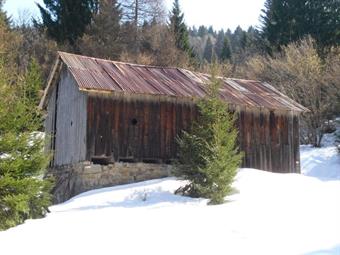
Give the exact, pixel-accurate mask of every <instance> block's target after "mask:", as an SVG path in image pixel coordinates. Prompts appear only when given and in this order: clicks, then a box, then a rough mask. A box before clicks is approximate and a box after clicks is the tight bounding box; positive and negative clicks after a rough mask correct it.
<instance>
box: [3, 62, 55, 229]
mask: <svg viewBox="0 0 340 255" xmlns="http://www.w3.org/2000/svg"><path fill="white" fill-rule="evenodd" d="M12 74H13V70H11V69H8V68H7V67H6V66H5V64H4V62H3V58H1V57H0V230H2V229H7V228H9V227H13V226H15V225H17V224H19V223H22V222H24V220H26V219H29V218H38V217H42V216H44V215H45V213H46V212H47V207H48V205H49V204H50V200H51V197H50V194H49V190H50V187H51V183H50V182H49V181H47V180H42V179H41V177H40V176H41V175H42V174H43V170H44V169H45V167H46V165H47V162H48V159H47V157H46V155H45V154H44V152H43V144H44V138H43V137H42V136H41V135H40V134H39V133H37V132H36V130H38V128H39V127H40V125H41V122H42V120H41V117H40V116H41V114H39V113H38V112H37V110H36V109H37V105H36V101H37V97H36V95H37V91H36V89H37V88H38V86H37V85H38V84H37V81H39V80H40V79H39V73H38V70H37V69H36V66H35V63H34V62H33V63H32V64H31V65H30V67H29V70H28V72H27V74H26V75H25V76H24V77H16V75H12ZM13 85H15V86H13ZM39 87H40V86H39Z"/></svg>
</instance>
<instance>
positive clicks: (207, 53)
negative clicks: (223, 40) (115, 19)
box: [203, 36, 214, 63]
mask: <svg viewBox="0 0 340 255" xmlns="http://www.w3.org/2000/svg"><path fill="white" fill-rule="evenodd" d="M213 50H214V49H213V44H212V42H211V39H210V36H209V37H208V39H207V42H206V44H205V48H204V53H203V58H204V59H205V60H207V61H208V62H209V63H211V60H212V56H213Z"/></svg>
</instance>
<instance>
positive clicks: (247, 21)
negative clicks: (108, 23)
mask: <svg viewBox="0 0 340 255" xmlns="http://www.w3.org/2000/svg"><path fill="white" fill-rule="evenodd" d="M36 2H38V3H42V2H43V1H42V0H5V6H4V8H5V10H6V11H7V12H8V14H10V15H12V17H13V18H14V19H18V18H20V17H24V16H25V15H27V14H25V13H27V11H28V12H29V13H30V14H31V15H34V16H38V15H39V10H38V8H37V7H36V4H35V3H36ZM165 2H166V5H167V7H168V8H169V9H170V8H171V5H172V2H173V1H172V0H165ZM264 2H265V0H180V5H181V7H182V10H183V11H184V14H185V20H186V23H187V25H189V26H193V25H195V26H199V25H206V26H209V25H213V26H214V28H215V29H220V28H224V29H227V28H230V29H232V30H234V29H235V28H236V26H237V25H241V27H242V28H244V29H246V28H247V27H248V26H250V25H255V26H256V25H259V16H260V14H261V9H262V8H263V6H264Z"/></svg>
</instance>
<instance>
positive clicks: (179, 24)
mask: <svg viewBox="0 0 340 255" xmlns="http://www.w3.org/2000/svg"><path fill="white" fill-rule="evenodd" d="M169 25H170V29H171V31H172V32H173V34H174V35H175V41H176V46H177V48H178V49H180V50H183V51H185V52H188V53H189V54H191V53H192V50H191V47H190V44H189V33H188V30H187V26H186V25H185V23H184V14H183V13H182V11H181V8H180V6H179V2H178V0H175V1H174V3H173V7H172V11H171V13H170V24H169Z"/></svg>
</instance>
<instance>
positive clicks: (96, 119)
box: [86, 95, 300, 172]
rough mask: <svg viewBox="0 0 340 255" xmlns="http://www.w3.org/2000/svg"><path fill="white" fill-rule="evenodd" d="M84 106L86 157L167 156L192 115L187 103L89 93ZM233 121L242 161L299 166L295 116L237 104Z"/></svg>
mask: <svg viewBox="0 0 340 255" xmlns="http://www.w3.org/2000/svg"><path fill="white" fill-rule="evenodd" d="M87 112H88V119H87V157H86V158H87V160H92V159H94V158H107V159H108V160H109V161H120V160H131V161H144V162H148V161H155V162H157V161H159V162H167V161H171V160H172V159H174V158H176V155H177V150H178V148H177V145H176V139H175V138H176V136H177V135H178V134H179V133H180V132H181V130H183V129H188V127H189V126H190V123H191V122H192V121H193V120H194V119H195V118H196V117H197V110H196V107H195V106H194V105H193V104H190V103H180V102H177V103H176V102H175V101H164V100H162V101H160V100H155V99H153V100H143V99H132V98H130V99H129V98H117V97H109V96H107V97H103V96H93V95H92V96H89V99H88V105H87ZM237 126H238V129H239V147H240V149H241V150H242V151H244V152H245V157H244V160H243V166H244V167H252V168H257V169H262V170H267V171H275V172H300V167H299V158H300V156H299V123H298V116H296V115H294V114H292V113H289V112H275V113H274V112H273V111H267V110H264V111H261V112H260V111H251V110H240V111H239V115H238V121H237Z"/></svg>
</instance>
